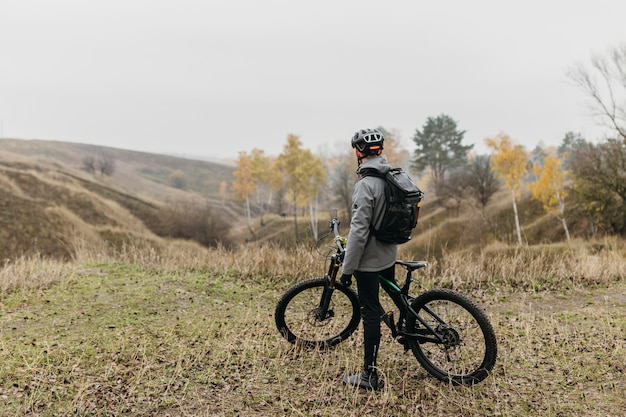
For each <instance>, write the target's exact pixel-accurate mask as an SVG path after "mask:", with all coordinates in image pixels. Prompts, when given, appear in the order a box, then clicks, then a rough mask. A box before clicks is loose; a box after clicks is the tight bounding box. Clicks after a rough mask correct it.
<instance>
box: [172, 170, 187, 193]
mask: <svg viewBox="0 0 626 417" xmlns="http://www.w3.org/2000/svg"><path fill="white" fill-rule="evenodd" d="M186 183H187V181H186V180H185V174H184V173H183V171H181V170H180V169H176V170H174V171H172V173H171V174H170V184H172V187H174V188H180V189H181V190H182V189H183V188H185V186H186Z"/></svg>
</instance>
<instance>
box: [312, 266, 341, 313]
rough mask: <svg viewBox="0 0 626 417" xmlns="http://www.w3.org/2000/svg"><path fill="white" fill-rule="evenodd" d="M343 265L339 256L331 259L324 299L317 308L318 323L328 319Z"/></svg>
mask: <svg viewBox="0 0 626 417" xmlns="http://www.w3.org/2000/svg"><path fill="white" fill-rule="evenodd" d="M339 266H341V263H340V261H339V254H335V255H333V256H332V257H331V259H330V265H329V266H328V272H327V273H326V275H325V276H324V278H325V279H326V285H324V290H323V291H322V298H321V299H320V303H319V305H318V306H317V311H316V314H315V318H316V319H317V320H318V321H323V320H326V319H327V318H328V308H329V307H330V299H331V298H332V295H333V292H335V282H336V280H337V272H338V271H339Z"/></svg>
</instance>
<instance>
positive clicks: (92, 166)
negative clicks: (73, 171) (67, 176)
mask: <svg viewBox="0 0 626 417" xmlns="http://www.w3.org/2000/svg"><path fill="white" fill-rule="evenodd" d="M82 169H83V171H87V172H89V173H90V174H95V173H96V158H94V157H93V156H86V157H84V158H83V164H82Z"/></svg>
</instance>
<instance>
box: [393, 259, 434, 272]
mask: <svg viewBox="0 0 626 417" xmlns="http://www.w3.org/2000/svg"><path fill="white" fill-rule="evenodd" d="M396 264H397V265H402V266H403V267H405V268H406V269H408V270H409V271H415V270H416V269H420V268H423V267H425V266H426V265H428V262H426V261H396Z"/></svg>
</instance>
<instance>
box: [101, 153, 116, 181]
mask: <svg viewBox="0 0 626 417" xmlns="http://www.w3.org/2000/svg"><path fill="white" fill-rule="evenodd" d="M98 170H99V171H100V175H102V176H105V175H106V176H108V177H110V176H111V175H113V173H114V172H115V160H114V159H113V158H110V157H108V156H103V157H100V158H99V159H98Z"/></svg>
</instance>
